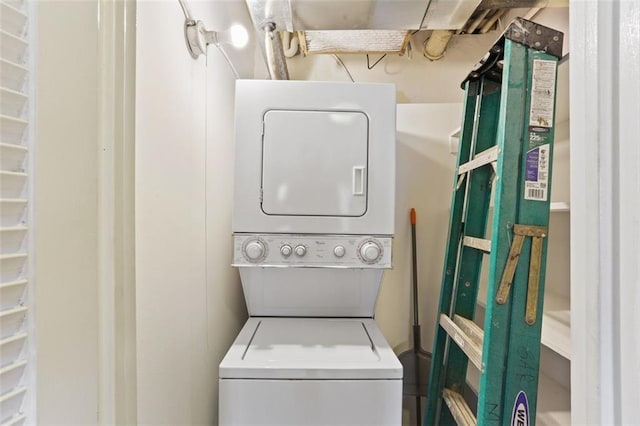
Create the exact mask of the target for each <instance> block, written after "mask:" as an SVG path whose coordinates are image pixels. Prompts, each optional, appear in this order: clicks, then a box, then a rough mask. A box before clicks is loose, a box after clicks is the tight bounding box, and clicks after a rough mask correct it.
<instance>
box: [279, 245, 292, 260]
mask: <svg viewBox="0 0 640 426" xmlns="http://www.w3.org/2000/svg"><path fill="white" fill-rule="evenodd" d="M292 251H293V249H292V248H291V246H290V245H289V244H285V245H283V246H282V247H280V254H281V255H283V256H284V257H289V256H291V252H292Z"/></svg>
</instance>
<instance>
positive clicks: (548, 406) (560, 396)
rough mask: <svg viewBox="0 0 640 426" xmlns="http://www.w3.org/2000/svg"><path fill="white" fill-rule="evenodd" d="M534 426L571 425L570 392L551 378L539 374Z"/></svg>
mask: <svg viewBox="0 0 640 426" xmlns="http://www.w3.org/2000/svg"><path fill="white" fill-rule="evenodd" d="M536 424H537V425H540V426H556V425H557V426H565V425H570V424H571V392H570V391H569V389H567V388H565V387H564V386H562V385H561V384H560V383H558V382H556V381H555V380H553V379H552V378H551V377H549V376H547V375H545V374H540V377H539V379H538V409H537V415H536Z"/></svg>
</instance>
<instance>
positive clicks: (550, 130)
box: [503, 49, 557, 426]
mask: <svg viewBox="0 0 640 426" xmlns="http://www.w3.org/2000/svg"><path fill="white" fill-rule="evenodd" d="M528 69H529V75H528V76H527V83H528V84H527V86H528V87H529V88H532V89H533V87H532V85H533V78H534V76H533V75H532V74H534V73H536V74H537V75H536V78H537V79H538V81H540V80H541V79H542V80H543V81H542V84H543V85H546V86H552V87H553V91H554V93H553V94H552V99H551V105H548V104H547V106H546V109H549V108H550V109H551V111H548V110H545V108H543V115H545V114H546V115H550V117H551V120H550V121H549V120H547V119H545V118H543V119H541V120H540V119H537V120H536V117H534V116H535V114H530V110H531V105H532V104H536V106H537V108H540V104H541V103H544V102H548V99H541V100H540V99H536V96H539V95H536V93H534V92H533V91H532V90H529V93H530V99H528V102H527V110H526V114H525V123H524V124H525V125H524V129H523V135H522V136H523V140H522V144H523V149H522V155H521V162H522V164H524V165H525V167H524V168H525V169H527V170H528V171H529V173H526V171H525V174H524V175H523V176H521V177H520V182H519V194H520V206H519V212H518V223H520V224H525V225H537V226H543V227H548V224H549V217H550V214H549V207H550V201H551V194H550V189H551V178H552V170H553V167H552V165H553V164H552V163H553V145H554V136H555V132H554V126H553V125H554V123H553V120H554V118H555V87H556V81H557V58H556V57H554V56H551V55H549V54H547V53H543V52H539V51H536V50H533V49H530V51H529V59H528ZM544 79H546V80H547V81H544ZM531 98H533V99H531ZM546 118H548V117H546ZM531 120H535V122H531ZM540 121H545V123H542V124H544V126H541V125H540V124H541V123H540ZM544 157H546V160H545V158H544ZM536 159H537V160H538V161H535V160H536ZM536 162H537V165H534V163H536ZM540 173H542V174H546V179H542V181H545V180H546V182H542V183H544V185H545V187H546V190H544V191H542V190H538V191H536V190H534V191H533V192H532V193H528V192H529V191H528V189H531V186H534V185H527V179H528V178H530V179H533V178H535V177H536V176H532V175H539V174H540ZM527 175H529V176H527ZM538 177H540V176H538ZM543 177H544V176H543ZM536 180H537V179H536ZM529 182H531V181H529ZM538 185H539V184H538ZM527 198H539V199H527ZM547 235H548V234H547ZM532 241H533V239H532V238H526V239H525V243H524V246H523V250H522V254H521V257H520V262H519V263H518V268H517V269H516V276H515V278H514V284H513V286H512V289H511V291H512V292H513V295H512V300H513V305H512V317H511V321H512V324H511V329H510V337H509V344H510V346H511V350H512V356H510V357H509V359H508V360H507V367H506V373H505V375H506V383H505V391H504V392H505V393H504V400H505V404H504V409H503V418H505V419H506V420H511V418H512V417H513V416H514V408H515V407H514V406H515V405H516V400H517V399H518V397H519V395H520V392H522V393H523V394H524V395H526V400H527V404H526V405H528V407H527V408H528V410H527V411H528V413H526V414H528V416H529V421H528V422H527V423H526V424H529V425H532V426H535V420H536V415H535V413H536V408H537V393H538V376H539V375H538V372H539V364H540V335H541V330H542V309H543V302H544V287H545V286H544V284H545V270H546V253H547V241H548V238H543V239H542V255H541V258H540V269H539V282H538V294H537V308H536V317H535V322H534V323H533V324H531V325H529V324H528V323H527V322H525V311H526V303H527V297H528V296H527V288H528V286H529V285H530V283H529V282H528V281H529V271H530V262H529V259H531V247H532ZM525 260H527V261H525ZM520 398H522V397H520ZM522 414H523V413H522V412H521V413H520V415H522Z"/></svg>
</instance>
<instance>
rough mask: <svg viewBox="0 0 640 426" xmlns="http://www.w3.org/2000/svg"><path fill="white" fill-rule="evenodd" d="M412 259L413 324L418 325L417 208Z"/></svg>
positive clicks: (412, 234) (413, 212) (412, 242)
mask: <svg viewBox="0 0 640 426" xmlns="http://www.w3.org/2000/svg"><path fill="white" fill-rule="evenodd" d="M411 259H412V269H413V326H414V327H418V326H419V324H418V321H419V319H418V260H417V255H416V209H414V208H411Z"/></svg>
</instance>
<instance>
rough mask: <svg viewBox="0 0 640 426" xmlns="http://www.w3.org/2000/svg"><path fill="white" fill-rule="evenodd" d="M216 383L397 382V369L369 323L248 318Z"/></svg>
mask: <svg viewBox="0 0 640 426" xmlns="http://www.w3.org/2000/svg"><path fill="white" fill-rule="evenodd" d="M220 378H227V379H231V378H234V379H402V366H401V365H400V362H399V361H398V359H397V358H396V356H395V354H394V353H393V351H392V350H391V348H390V347H389V345H388V344H387V342H386V341H385V340H384V337H383V336H382V333H381V332H380V330H379V329H378V327H377V325H376V324H375V322H374V321H373V320H372V319H358V318H353V319H344V318H340V319H330V318H327V319H318V318H255V317H254V318H250V319H249V320H248V321H247V323H246V324H245V326H244V327H243V329H242V331H241V332H240V334H239V335H238V337H237V339H236V341H235V342H234V344H233V346H232V347H231V349H230V350H229V352H228V353H227V355H226V356H225V358H224V360H223V361H222V363H221V364H220Z"/></svg>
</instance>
